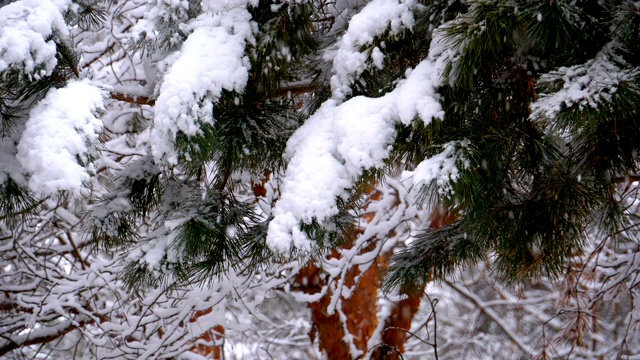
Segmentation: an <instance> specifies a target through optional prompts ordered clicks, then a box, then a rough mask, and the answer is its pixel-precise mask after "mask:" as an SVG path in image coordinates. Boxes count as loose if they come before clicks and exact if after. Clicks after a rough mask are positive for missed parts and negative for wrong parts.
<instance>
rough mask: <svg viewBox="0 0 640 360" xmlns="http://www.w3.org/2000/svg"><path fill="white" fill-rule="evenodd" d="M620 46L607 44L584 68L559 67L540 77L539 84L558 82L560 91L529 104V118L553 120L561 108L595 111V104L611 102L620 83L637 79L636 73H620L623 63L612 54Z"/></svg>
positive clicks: (612, 43)
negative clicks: (560, 83)
mask: <svg viewBox="0 0 640 360" xmlns="http://www.w3.org/2000/svg"><path fill="white" fill-rule="evenodd" d="M619 46H620V44H619V43H618V42H617V41H613V42H611V43H609V44H607V45H606V46H605V47H604V49H603V50H601V51H600V52H599V53H598V54H597V55H596V57H595V58H594V59H592V60H589V61H588V62H586V63H585V64H581V65H574V66H571V67H561V68H560V69H558V70H556V71H552V72H550V73H549V74H545V75H543V76H541V77H540V80H539V83H540V84H543V85H544V84H551V85H552V87H553V84H554V83H557V82H562V88H561V89H559V90H558V91H556V92H554V93H551V94H541V95H540V98H539V99H538V100H537V101H536V102H534V103H533V104H531V110H532V113H531V118H532V119H537V118H540V117H547V118H553V117H554V116H555V115H556V114H557V113H559V112H560V111H561V110H563V109H564V108H570V107H572V106H576V105H577V106H578V108H580V109H582V108H584V107H590V108H593V109H597V108H598V103H602V102H608V101H611V97H612V95H613V94H614V93H615V92H616V91H617V89H618V87H619V86H620V84H621V83H622V82H633V81H634V79H635V78H636V77H637V76H638V70H637V69H624V68H622V67H621V66H619V64H624V63H625V61H624V59H623V58H622V57H621V56H619V55H617V54H616V50H617V47H619Z"/></svg>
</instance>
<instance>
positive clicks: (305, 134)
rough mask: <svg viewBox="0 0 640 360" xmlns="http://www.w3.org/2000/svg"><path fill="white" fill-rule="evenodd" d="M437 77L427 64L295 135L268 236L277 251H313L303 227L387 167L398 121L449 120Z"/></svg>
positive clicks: (319, 115)
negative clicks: (363, 178) (366, 174)
mask: <svg viewBox="0 0 640 360" xmlns="http://www.w3.org/2000/svg"><path fill="white" fill-rule="evenodd" d="M438 74H439V68H437V67H434V63H433V61H432V60H431V58H430V59H427V60H424V61H423V62H421V63H420V64H419V65H418V66H417V67H416V68H415V69H413V70H412V71H407V74H406V79H405V80H403V81H400V82H399V83H398V86H397V87H396V89H394V90H393V91H392V92H390V93H388V94H386V95H384V96H382V97H380V98H367V97H364V96H358V97H355V98H351V99H349V100H348V101H346V102H344V103H341V104H339V103H338V102H337V101H336V100H333V99H331V100H328V101H327V102H325V103H324V104H323V105H322V106H321V107H320V109H318V111H317V112H316V113H315V114H314V115H312V116H311V117H310V118H309V119H308V120H307V121H306V122H305V124H304V125H303V126H302V127H300V129H298V130H297V131H296V132H295V133H294V134H293V136H292V137H291V138H290V139H289V142H288V143H287V151H286V155H285V156H286V157H287V159H288V160H289V163H288V166H287V170H286V173H285V175H284V178H283V180H282V186H281V196H280V199H279V200H278V202H277V203H276V205H275V207H274V209H273V215H274V218H273V220H272V221H271V223H270V224H269V231H268V235H267V244H268V245H269V246H270V247H271V248H272V249H273V250H275V251H277V252H282V253H286V252H288V251H290V250H291V248H292V247H294V248H296V249H302V250H307V249H310V248H312V247H313V244H312V242H311V240H309V239H308V238H307V236H306V235H305V234H304V233H303V232H302V231H301V230H300V228H299V224H300V222H303V223H307V224H309V223H311V222H312V220H314V219H315V220H317V221H318V222H320V223H321V224H322V223H323V222H324V221H326V220H327V219H329V218H330V217H331V216H333V215H336V214H337V213H338V207H337V203H336V198H337V197H343V198H346V197H347V196H348V191H347V189H349V188H351V187H352V186H353V185H354V184H355V181H356V179H357V178H358V177H359V175H360V174H361V173H362V171H363V170H365V169H371V168H381V167H382V166H384V160H385V159H386V158H387V156H388V155H389V150H390V148H389V147H390V145H391V143H392V141H393V139H394V137H395V124H396V123H397V122H402V123H403V124H409V123H410V122H411V121H412V120H413V119H414V118H415V117H416V116H417V117H419V118H420V119H422V121H424V122H425V123H429V122H430V121H431V120H432V119H433V118H442V117H443V116H444V112H443V111H442V108H441V106H440V103H439V102H438V95H437V94H436V93H435V88H436V87H437V86H438V85H439V84H440V80H439V75H438Z"/></svg>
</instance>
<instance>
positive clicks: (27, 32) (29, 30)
mask: <svg viewBox="0 0 640 360" xmlns="http://www.w3.org/2000/svg"><path fill="white" fill-rule="evenodd" d="M69 4H70V1H68V0H57V1H49V0H23V1H16V2H14V3H11V4H8V5H5V6H3V7H1V8H0V72H3V71H5V70H7V69H9V68H12V67H19V68H21V69H23V70H24V72H26V73H27V74H31V75H35V76H36V77H38V76H46V75H50V74H51V72H52V71H53V69H54V68H55V66H56V64H57V61H56V45H55V43H54V41H53V40H52V39H51V37H52V36H54V35H55V36H57V37H59V38H66V37H67V36H68V34H69V33H68V30H67V25H66V24H65V22H64V18H63V16H62V12H64V11H65V10H66V9H67V7H68V6H69Z"/></svg>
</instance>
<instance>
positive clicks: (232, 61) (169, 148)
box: [151, 1, 253, 165]
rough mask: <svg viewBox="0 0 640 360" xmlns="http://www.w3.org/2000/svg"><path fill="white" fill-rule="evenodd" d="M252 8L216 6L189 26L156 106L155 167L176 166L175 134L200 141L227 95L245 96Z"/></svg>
mask: <svg viewBox="0 0 640 360" xmlns="http://www.w3.org/2000/svg"><path fill="white" fill-rule="evenodd" d="M212 3H214V2H212ZM204 5H211V4H208V2H206V3H203V6H204ZM222 5H226V6H222ZM247 5H248V4H247V2H246V1H235V2H233V1H229V2H224V3H221V4H218V5H217V6H216V7H215V8H214V7H212V6H213V5H211V6H210V7H211V9H210V12H208V13H205V14H202V15H200V16H199V17H198V18H196V19H195V20H194V21H193V22H191V23H190V24H189V27H191V28H193V29H195V30H193V32H192V33H191V34H190V35H189V37H188V38H187V40H186V41H185V42H184V44H183V46H182V49H181V50H180V51H179V52H177V53H176V54H174V55H172V58H173V59H171V60H170V62H171V63H172V65H171V66H170V67H169V69H168V71H167V72H166V74H165V75H164V79H163V81H162V85H161V87H160V91H159V95H158V100H157V101H156V113H155V119H154V128H153V131H152V133H151V147H152V152H153V156H154V158H155V159H156V161H158V162H160V163H163V162H166V163H168V164H170V165H175V164H177V162H178V156H177V154H176V151H175V147H174V141H175V138H176V134H177V133H178V132H183V133H184V134H186V135H188V136H193V135H197V134H198V133H199V131H200V127H201V126H202V124H205V123H212V122H213V116H214V114H213V104H214V103H215V102H216V101H217V100H218V99H219V98H220V96H221V94H222V91H223V90H227V91H236V92H242V91H244V87H245V86H246V83H247V80H248V77H249V60H248V58H247V57H246V56H245V46H246V44H247V42H248V41H252V40H253V35H252V34H253V29H252V24H251V14H250V13H249V11H248V10H247Z"/></svg>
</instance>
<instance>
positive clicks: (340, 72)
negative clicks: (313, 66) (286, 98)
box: [325, 0, 417, 101]
mask: <svg viewBox="0 0 640 360" xmlns="http://www.w3.org/2000/svg"><path fill="white" fill-rule="evenodd" d="M416 4H417V2H416V1H415V0H372V1H371V2H369V3H368V4H367V5H366V6H365V7H364V8H363V9H362V10H361V11H360V12H359V13H358V14H356V15H354V16H353V18H352V19H351V21H349V28H348V29H347V31H346V33H345V34H344V35H343V36H342V38H341V39H340V41H339V42H338V45H337V47H338V48H337V50H336V49H332V50H329V51H328V52H327V54H326V56H325V59H327V60H329V61H331V60H332V61H333V74H334V75H333V76H332V77H331V90H332V92H333V97H334V99H336V100H338V101H341V100H344V99H346V97H347V96H348V95H349V94H350V93H351V84H353V82H354V81H355V80H356V79H357V78H358V77H359V76H360V75H361V74H362V73H363V72H364V71H365V70H366V69H367V67H368V66H369V65H368V62H369V61H371V62H372V63H373V64H374V65H375V66H376V67H378V68H381V67H382V62H383V59H384V55H383V54H382V52H381V51H380V49H379V48H378V47H375V48H374V49H373V50H365V51H361V49H362V48H363V47H366V46H368V45H372V44H373V40H374V38H375V37H376V36H379V35H382V34H384V33H385V31H387V30H389V32H390V34H391V35H395V34H398V33H399V32H400V31H401V30H403V29H406V28H411V27H412V26H413V24H414V18H413V9H414V7H415V6H416Z"/></svg>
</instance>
